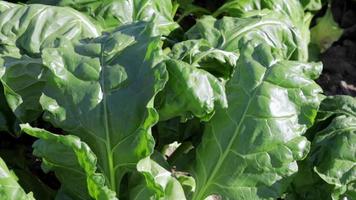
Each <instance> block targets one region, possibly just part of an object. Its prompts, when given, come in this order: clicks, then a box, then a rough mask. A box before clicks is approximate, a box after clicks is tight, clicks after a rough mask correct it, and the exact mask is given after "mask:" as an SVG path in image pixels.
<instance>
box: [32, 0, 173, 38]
mask: <svg viewBox="0 0 356 200" xmlns="http://www.w3.org/2000/svg"><path fill="white" fill-rule="evenodd" d="M30 2H31V3H43V4H48V5H58V6H69V7H73V8H75V9H76V10H79V11H82V12H84V13H85V14H87V15H88V16H90V17H92V19H93V20H95V21H96V22H97V23H98V24H99V25H101V26H102V27H103V28H104V29H105V30H111V29H114V28H116V27H117V26H120V25H124V24H128V23H132V22H135V21H150V20H151V19H152V18H153V17H155V18H156V19H155V22H156V24H157V26H158V27H159V29H160V30H161V31H162V32H163V33H165V34H167V33H169V32H170V31H172V30H173V29H175V28H177V24H176V23H175V22H174V21H173V16H174V14H175V10H174V7H173V5H172V3H171V1H170V0H129V1H123V0H119V1H116V0H106V1H95V0H89V1H88V0H79V1H78V0H69V1H68V0H51V1H48V0H32V1H30Z"/></svg>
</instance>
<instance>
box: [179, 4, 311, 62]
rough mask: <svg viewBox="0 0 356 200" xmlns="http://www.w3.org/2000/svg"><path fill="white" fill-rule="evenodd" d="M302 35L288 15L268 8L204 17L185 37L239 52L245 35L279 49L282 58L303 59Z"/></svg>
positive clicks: (304, 55) (305, 46) (304, 46)
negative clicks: (261, 11) (243, 14)
mask: <svg viewBox="0 0 356 200" xmlns="http://www.w3.org/2000/svg"><path fill="white" fill-rule="evenodd" d="M302 36H303V35H302V33H301V32H300V30H298V29H296V28H295V27H294V25H293V23H292V22H291V21H290V20H289V19H288V17H286V16H284V15H282V14H280V13H273V12H272V11H269V12H266V13H265V14H263V15H255V16H251V17H245V18H234V17H224V18H222V19H220V20H217V19H215V18H213V17H211V16H205V17H203V18H202V19H200V20H198V22H197V24H196V25H195V26H193V27H192V28H191V29H190V30H189V31H188V32H187V33H186V37H187V38H188V39H205V40H207V41H208V42H209V44H210V45H211V46H212V47H214V48H216V49H220V50H224V51H230V52H235V53H237V52H239V51H240V50H239V43H241V42H244V41H242V38H245V39H246V40H252V41H253V42H254V43H255V44H256V45H257V44H261V43H264V44H268V45H270V46H271V47H273V48H277V49H281V50H282V51H281V52H282V53H283V57H284V58H285V59H292V60H301V61H305V60H307V58H308V48H307V47H308V41H307V40H305V38H303V37H302Z"/></svg>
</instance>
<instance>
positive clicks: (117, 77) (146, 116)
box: [40, 22, 167, 194]
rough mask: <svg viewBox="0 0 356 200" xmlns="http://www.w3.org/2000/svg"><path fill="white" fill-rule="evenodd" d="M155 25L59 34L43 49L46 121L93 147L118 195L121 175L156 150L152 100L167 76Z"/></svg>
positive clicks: (154, 113)
mask: <svg viewBox="0 0 356 200" xmlns="http://www.w3.org/2000/svg"><path fill="white" fill-rule="evenodd" d="M154 30H155V28H154V27H153V24H152V23H149V24H148V25H147V23H144V22H140V23H137V24H133V25H130V26H127V27H122V29H118V30H116V31H115V32H112V33H110V34H106V35H103V36H102V37H98V38H95V39H91V40H83V41H80V42H78V43H72V42H70V41H68V40H66V39H59V40H58V41H57V42H58V47H54V48H47V49H44V50H43V54H42V58H43V62H44V65H45V66H46V67H47V69H48V70H49V72H50V73H49V74H48V76H47V80H46V81H47V84H46V87H45V89H44V90H43V95H42V96H41V99H40V103H41V105H42V107H43V109H44V110H45V113H44V118H45V120H48V121H50V122H51V123H52V124H53V125H55V126H56V127H60V128H62V129H63V130H64V131H66V132H67V133H70V134H73V135H76V136H79V137H80V138H81V140H83V141H84V142H85V143H87V144H88V145H89V146H90V148H91V149H92V151H93V152H94V153H95V154H96V155H97V157H98V168H99V169H100V171H101V172H102V173H103V174H104V176H105V178H106V181H107V183H108V185H109V188H110V189H112V190H114V191H116V192H117V194H118V193H119V184H120V181H121V179H122V176H123V175H124V174H125V173H126V172H128V171H130V170H133V169H135V168H136V163H137V162H138V161H139V160H141V159H142V158H145V157H147V156H149V155H150V154H151V153H152V152H153V147H154V140H153V138H152V136H151V133H150V132H151V131H150V128H151V126H153V125H154V124H155V123H156V122H157V121H158V115H157V113H156V111H155V109H154V108H153V99H154V97H155V95H156V94H157V93H158V92H159V91H160V90H161V89H162V88H163V86H164V84H165V82H166V80H167V72H166V70H165V67H164V63H162V62H161V58H162V55H161V41H160V38H159V37H152V36H151V35H152V34H153V32H154Z"/></svg>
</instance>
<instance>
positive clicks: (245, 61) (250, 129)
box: [192, 42, 322, 200]
mask: <svg viewBox="0 0 356 200" xmlns="http://www.w3.org/2000/svg"><path fill="white" fill-rule="evenodd" d="M253 44H254V42H252V43H247V44H242V45H243V47H242V48H241V55H240V58H239V61H238V64H237V69H236V71H235V73H234V75H233V77H232V79H231V80H230V81H229V82H228V83H227V85H226V94H227V99H228V103H229V107H228V108H218V109H217V110H216V112H215V115H214V116H213V118H212V119H211V121H209V122H208V123H206V125H205V132H204V135H203V139H202V142H201V144H200V145H199V146H198V149H197V152H196V161H195V164H194V167H193V169H192V174H193V176H194V178H195V180H196V183H197V187H196V192H195V194H194V196H193V198H192V199H193V200H200V199H204V198H205V197H208V196H209V195H212V194H216V195H220V196H221V197H223V198H226V199H276V198H278V197H280V196H281V195H282V194H283V192H284V191H285V190H286V188H287V186H288V184H289V182H290V181H291V180H290V177H291V176H292V175H293V174H295V173H296V172H297V170H298V167H297V163H296V161H297V160H301V159H303V158H304V157H305V156H306V154H307V152H308V151H309V142H308V141H307V139H306V138H305V137H303V136H301V135H302V134H304V132H305V131H306V128H307V127H309V126H311V125H312V123H313V121H314V118H315V116H316V113H317V109H318V106H319V103H320V98H321V96H320V94H319V93H320V92H321V88H320V87H319V86H318V85H317V84H316V83H315V82H314V81H313V79H316V78H317V77H318V76H319V74H320V73H321V69H322V67H321V64H319V63H303V62H296V61H286V60H284V59H283V57H282V56H281V54H280V53H279V52H276V51H278V50H277V49H272V48H270V47H269V46H268V45H265V44H261V45H258V46H254V45H253Z"/></svg>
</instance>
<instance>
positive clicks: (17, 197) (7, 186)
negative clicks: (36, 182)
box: [0, 158, 34, 200]
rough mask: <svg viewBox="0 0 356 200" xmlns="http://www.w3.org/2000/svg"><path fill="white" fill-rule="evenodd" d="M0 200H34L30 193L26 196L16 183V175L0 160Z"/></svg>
mask: <svg viewBox="0 0 356 200" xmlns="http://www.w3.org/2000/svg"><path fill="white" fill-rule="evenodd" d="M0 172H1V173H0V198H1V199H4V200H34V198H33V196H32V193H29V194H26V193H25V191H24V190H23V189H22V188H21V186H20V185H19V184H18V183H17V177H16V175H15V174H14V173H13V172H12V171H10V170H9V169H8V168H7V166H6V164H5V162H4V161H3V160H2V159H1V158H0Z"/></svg>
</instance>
